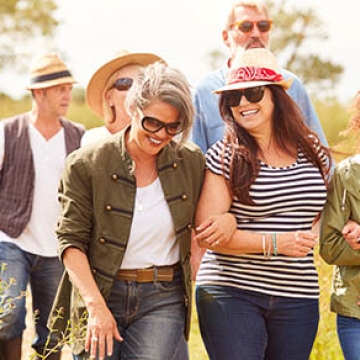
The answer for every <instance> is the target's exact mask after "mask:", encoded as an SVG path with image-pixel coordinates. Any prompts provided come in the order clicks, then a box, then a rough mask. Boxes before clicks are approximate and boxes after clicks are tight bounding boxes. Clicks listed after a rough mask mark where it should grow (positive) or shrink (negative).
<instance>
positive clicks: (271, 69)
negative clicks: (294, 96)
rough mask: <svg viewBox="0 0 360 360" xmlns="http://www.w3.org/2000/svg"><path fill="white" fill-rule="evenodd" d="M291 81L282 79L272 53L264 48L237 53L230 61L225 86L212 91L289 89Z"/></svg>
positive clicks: (216, 92)
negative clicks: (264, 87)
mask: <svg viewBox="0 0 360 360" xmlns="http://www.w3.org/2000/svg"><path fill="white" fill-rule="evenodd" d="M291 84H292V79H284V77H283V76H282V74H281V73H280V68H279V65H278V62H277V60H276V58H275V56H274V54H273V53H272V52H270V51H269V50H267V49H265V48H255V49H249V50H242V51H239V52H238V53H237V54H236V56H235V59H234V60H233V61H232V64H231V68H230V70H229V73H228V76H227V81H226V85H225V86H223V87H221V88H219V89H216V90H214V93H215V94H221V93H222V92H224V91H229V90H238V89H246V88H251V87H256V86H262V85H279V86H282V87H283V88H284V89H289V88H290V86H291Z"/></svg>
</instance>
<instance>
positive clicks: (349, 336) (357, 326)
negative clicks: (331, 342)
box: [336, 315, 360, 360]
mask: <svg viewBox="0 0 360 360" xmlns="http://www.w3.org/2000/svg"><path fill="white" fill-rule="evenodd" d="M336 322H337V332H338V337H339V341H340V345H341V349H342V352H343V354H344V358H345V360H358V359H359V356H360V320H359V319H357V318H352V317H347V316H342V315H337V319H336Z"/></svg>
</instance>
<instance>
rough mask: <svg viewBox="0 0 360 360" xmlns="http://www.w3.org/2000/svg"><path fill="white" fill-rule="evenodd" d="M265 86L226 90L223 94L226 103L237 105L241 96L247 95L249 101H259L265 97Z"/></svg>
mask: <svg viewBox="0 0 360 360" xmlns="http://www.w3.org/2000/svg"><path fill="white" fill-rule="evenodd" d="M264 92H265V86H255V87H252V88H248V89H243V90H229V91H224V92H223V94H222V96H223V98H224V101H225V103H226V105H228V106H229V107H235V106H238V105H239V104H240V101H241V98H242V97H243V96H245V98H246V99H247V101H249V102H251V103H257V102H259V101H261V99H262V98H263V97H264Z"/></svg>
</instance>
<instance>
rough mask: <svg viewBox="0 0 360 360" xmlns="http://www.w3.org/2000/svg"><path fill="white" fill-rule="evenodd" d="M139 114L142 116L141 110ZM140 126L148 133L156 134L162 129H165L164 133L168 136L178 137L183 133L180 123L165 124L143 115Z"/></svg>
mask: <svg viewBox="0 0 360 360" xmlns="http://www.w3.org/2000/svg"><path fill="white" fill-rule="evenodd" d="M139 110H140V109H139ZM140 112H141V113H142V115H144V114H143V112H142V111H141V110H140ZM141 126H142V128H143V129H144V130H145V131H147V132H149V133H156V132H158V131H160V130H161V129H162V128H165V131H166V133H167V134H168V135H170V136H175V135H178V134H180V133H181V132H182V131H183V127H182V124H181V122H180V121H175V122H171V123H165V122H163V121H161V120H158V119H156V118H154V117H152V116H146V115H144V116H143V117H142V119H141Z"/></svg>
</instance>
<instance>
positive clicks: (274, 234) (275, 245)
mask: <svg viewBox="0 0 360 360" xmlns="http://www.w3.org/2000/svg"><path fill="white" fill-rule="evenodd" d="M271 239H272V244H273V254H274V255H275V256H276V255H277V254H278V253H277V244H276V233H271Z"/></svg>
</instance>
